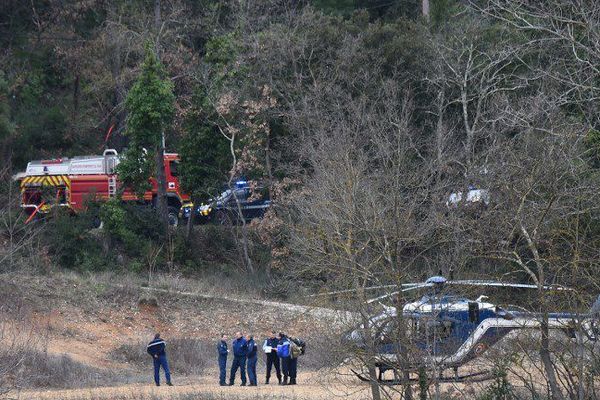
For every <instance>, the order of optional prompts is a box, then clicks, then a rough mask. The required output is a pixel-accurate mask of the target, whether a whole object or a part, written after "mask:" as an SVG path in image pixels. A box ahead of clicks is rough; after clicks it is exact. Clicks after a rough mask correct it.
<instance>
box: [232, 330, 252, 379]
mask: <svg viewBox="0 0 600 400" xmlns="http://www.w3.org/2000/svg"><path fill="white" fill-rule="evenodd" d="M231 347H232V348H233V362H232V363H231V371H230V373H229V386H233V383H234V381H235V374H236V373H237V370H238V368H239V369H240V375H241V378H242V386H246V356H247V355H248V342H247V341H246V339H245V338H244V337H243V336H242V333H241V332H237V333H236V334H235V339H234V341H233V343H232V345H231Z"/></svg>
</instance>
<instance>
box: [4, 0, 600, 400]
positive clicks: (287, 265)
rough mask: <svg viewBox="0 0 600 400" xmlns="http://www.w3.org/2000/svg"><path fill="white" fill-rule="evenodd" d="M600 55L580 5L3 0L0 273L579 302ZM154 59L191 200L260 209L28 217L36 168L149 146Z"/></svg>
mask: <svg viewBox="0 0 600 400" xmlns="http://www.w3.org/2000/svg"><path fill="white" fill-rule="evenodd" d="M599 43H600V4H596V2H594V1H591V0H581V1H563V0H548V1H544V2H535V1H527V0H429V1H427V0H423V1H420V0H391V1H389V0H339V1H335V0H314V1H310V0H299V1H288V0H264V1H262V0H261V1H242V0H240V1H229V0H223V1H216V0H197V1H196V0H139V1H124V0H123V1H121V0H84V1H69V0H32V1H27V2H25V1H21V0H4V1H2V2H0V49H1V52H0V151H1V153H2V174H3V188H2V196H3V204H2V207H3V208H2V221H3V224H2V228H1V229H2V237H3V244H2V248H0V251H1V252H0V263H1V264H0V267H1V268H3V269H6V270H11V269H18V268H25V267H28V268H31V267H33V268H34V269H39V270H42V271H49V270H53V269H56V268H69V269H76V270H79V271H98V270H106V269H110V270H128V271H134V272H140V273H141V272H145V271H153V270H163V271H170V272H177V273H183V274H191V275H194V274H203V273H213V272H215V271H216V272H218V273H223V274H227V275H240V274H241V275H242V276H247V275H246V274H248V275H251V276H253V277H259V279H257V280H256V282H257V284H258V285H261V287H262V288H263V289H264V290H265V292H268V293H271V294H275V295H278V296H289V295H290V293H297V292H298V291H299V292H302V293H305V292H312V291H315V290H324V288H327V289H328V290H342V289H348V288H352V289H355V290H359V292H358V293H359V296H356V297H357V299H358V300H361V299H362V300H364V298H365V296H366V294H365V292H364V290H363V291H361V290H360V289H364V288H367V287H369V286H371V285H376V284H387V283H402V282H406V281H409V280H415V279H423V278H426V277H427V276H430V275H434V274H443V275H446V276H450V277H456V278H459V277H460V278H495V279H501V278H508V279H512V280H514V281H519V282H527V283H531V284H535V285H539V286H540V287H542V286H543V285H547V284H564V285H570V286H574V287H577V288H578V289H579V292H578V295H577V298H576V299H574V300H572V301H570V302H569V305H570V306H574V307H582V305H583V304H585V305H586V306H587V305H589V303H590V299H592V298H593V297H595V294H597V292H598V291H599V290H598V289H599V284H600V280H599V279H598V271H599V270H598V265H599V264H598V263H599V261H600V253H599V251H598V249H599V248H600V220H599V216H600V214H599V213H598V211H599V210H598V205H599V204H600V202H599V198H598V195H599V190H598V188H599V186H600V108H599V107H598V95H599V94H600V70H599V66H600V47H599ZM148 57H151V58H153V59H155V62H156V63H158V64H160V68H159V70H160V71H161V72H160V74H162V75H161V76H162V78H163V79H164V82H166V84H165V86H164V88H166V89H165V90H167V91H172V95H173V98H172V105H173V107H172V110H170V111H169V112H172V117H171V118H168V119H165V120H164V121H163V122H164V123H165V125H164V126H165V132H164V134H165V137H166V150H167V151H170V152H177V153H179V154H180V156H181V166H180V178H181V180H182V183H183V185H184V186H185V189H186V191H188V192H189V193H190V194H191V195H192V197H193V199H194V201H195V202H197V203H199V202H202V201H206V200H207V199H208V198H210V197H211V196H214V195H215V194H217V193H219V192H220V191H221V190H222V188H223V186H224V185H225V184H226V183H227V182H231V181H232V180H233V179H237V178H239V177H244V178H246V179H248V180H249V181H251V182H256V183H257V184H258V183H260V185H263V186H265V187H267V188H268V190H269V192H270V196H271V199H272V200H273V206H272V207H271V209H270V210H269V211H268V213H267V215H265V217H264V218H263V219H261V220H255V221H253V222H252V223H249V224H241V225H237V226H229V227H222V226H211V225H208V226H201V227H195V228H193V227H191V226H189V227H183V226H180V227H179V228H178V229H177V230H176V231H175V232H173V231H169V232H166V233H164V232H162V230H161V229H159V228H158V227H159V225H160V221H158V219H157V218H156V217H155V214H154V213H153V211H152V210H147V209H140V208H134V207H131V206H127V205H124V204H121V203H119V202H118V201H111V202H108V203H106V204H101V205H98V207H99V208H100V210H99V213H100V215H101V217H102V219H103V221H104V229H103V230H102V232H97V231H95V230H90V229H89V220H88V219H89V218H91V214H90V215H87V214H82V215H79V216H77V217H74V216H72V215H70V214H68V213H57V215H55V216H54V217H53V218H49V219H47V220H46V221H44V222H43V223H37V224H27V225H24V224H23V220H24V217H23V216H22V214H20V212H19V208H18V188H17V186H16V185H15V183H14V182H13V181H12V179H11V177H12V175H13V174H15V173H16V172H18V171H21V170H23V169H24V168H25V166H26V164H27V162H28V161H30V160H33V159H44V158H53V157H57V156H73V155H83V154H99V153H101V152H102V150H103V149H104V148H114V149H117V150H118V151H119V152H127V151H129V150H131V149H135V148H138V147H139V143H137V142H136V141H135V137H134V136H132V135H131V133H130V132H129V131H128V129H130V128H128V122H131V121H133V120H134V119H133V118H132V117H131V115H132V114H131V112H130V110H131V109H130V108H129V105H130V104H132V103H133V102H132V101H130V100H129V99H130V98H131V96H130V95H131V93H132V92H134V90H132V88H133V87H134V86H135V82H136V80H138V79H139V77H140V76H141V74H142V69H143V65H144V63H145V62H146V63H147V62H148ZM145 60H146V61H145ZM158 64H157V65H158ZM128 96H129V97H128ZM161 126H162V125H161ZM134 169H135V168H134ZM469 190H480V191H481V192H480V193H486V196H489V197H486V199H485V201H483V200H481V201H478V202H474V203H477V204H469V201H467V200H466V199H464V198H461V196H462V197H465V198H466V197H467V192H469ZM451 199H454V200H451ZM456 199H459V200H458V201H456ZM192 228H193V229H192ZM284 276H285V277H286V279H281V277H284ZM540 293H541V292H540ZM551 303H552V300H551V299H550V298H548V297H547V296H545V295H544V294H540V296H539V298H538V299H537V302H536V303H535V304H534V305H533V307H534V308H536V309H538V310H546V309H547V307H549V306H550V305H551ZM553 306H556V304H553ZM544 346H546V347H544ZM547 350H548V349H547V343H546V345H543V344H542V350H541V355H542V361H543V362H544V363H545V364H544V367H545V370H546V371H547V373H548V380H549V381H548V382H549V385H550V386H551V387H552V393H553V396H558V395H559V394H560V390H559V389H557V387H558V386H559V383H557V377H555V376H553V374H552V373H551V371H552V366H551V365H550V363H549V362H547V361H549V359H548V358H544V356H545V352H546V353H547ZM558 380H559V381H560V377H558ZM565 385H566V386H568V384H565ZM575 386H576V385H575ZM567 389H568V388H567ZM567 389H564V390H567ZM573 390H575V392H576V389H573ZM555 398H559V397H555Z"/></svg>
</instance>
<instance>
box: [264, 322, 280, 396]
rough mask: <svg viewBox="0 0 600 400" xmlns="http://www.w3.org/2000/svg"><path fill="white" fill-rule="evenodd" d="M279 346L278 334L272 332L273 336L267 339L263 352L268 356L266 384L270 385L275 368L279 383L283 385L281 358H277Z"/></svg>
mask: <svg viewBox="0 0 600 400" xmlns="http://www.w3.org/2000/svg"><path fill="white" fill-rule="evenodd" d="M278 344H279V339H277V333H275V331H271V335H270V336H269V337H268V338H267V339H265V342H264V343H263V351H264V352H265V354H266V355H267V377H266V380H265V384H266V385H268V384H269V379H271V369H272V368H273V367H275V373H276V375H277V382H279V383H280V384H281V369H280V366H281V364H280V362H279V357H277V345H278Z"/></svg>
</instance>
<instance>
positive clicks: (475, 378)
mask: <svg viewBox="0 0 600 400" xmlns="http://www.w3.org/2000/svg"><path fill="white" fill-rule="evenodd" d="M351 371H352V373H354V375H356V376H357V377H358V379H360V380H361V381H363V382H370V381H371V379H369V378H368V377H366V376H365V375H363V374H360V373H358V372H356V371H355V370H353V369H351ZM490 379H494V376H493V375H492V374H490V372H489V371H481V372H474V373H472V374H467V375H455V376H440V377H438V378H437V382H439V383H463V382H484V381H489V380H490ZM377 382H378V383H381V384H383V385H392V386H393V385H402V384H405V383H406V382H408V383H418V382H419V378H409V379H377Z"/></svg>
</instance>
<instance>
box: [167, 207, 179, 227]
mask: <svg viewBox="0 0 600 400" xmlns="http://www.w3.org/2000/svg"><path fill="white" fill-rule="evenodd" d="M167 210H168V213H169V226H171V227H173V228H176V227H177V225H179V210H177V209H176V208H175V207H169V208H168V209H167Z"/></svg>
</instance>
